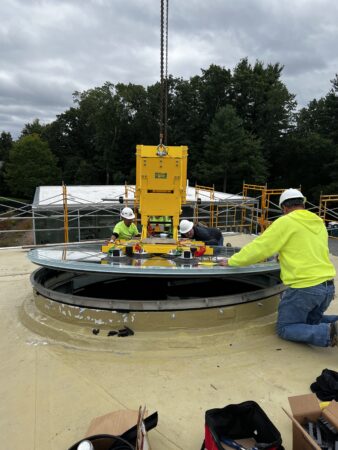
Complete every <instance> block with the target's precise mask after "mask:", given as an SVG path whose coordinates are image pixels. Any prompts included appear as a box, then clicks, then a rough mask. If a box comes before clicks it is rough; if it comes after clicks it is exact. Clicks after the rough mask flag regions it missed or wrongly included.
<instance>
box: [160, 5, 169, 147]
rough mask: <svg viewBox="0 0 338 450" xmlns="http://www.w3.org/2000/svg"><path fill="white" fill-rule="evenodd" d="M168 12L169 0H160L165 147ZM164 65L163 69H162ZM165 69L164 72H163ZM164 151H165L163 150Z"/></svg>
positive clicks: (164, 137) (162, 141) (163, 134)
mask: <svg viewBox="0 0 338 450" xmlns="http://www.w3.org/2000/svg"><path fill="white" fill-rule="evenodd" d="M168 12H169V0H161V64H160V73H161V87H160V144H159V147H161V148H162V147H163V146H166V145H167V137H168V136H167V134H168ZM164 65H165V68H164ZM164 69H165V72H164ZM164 150H165V149H164Z"/></svg>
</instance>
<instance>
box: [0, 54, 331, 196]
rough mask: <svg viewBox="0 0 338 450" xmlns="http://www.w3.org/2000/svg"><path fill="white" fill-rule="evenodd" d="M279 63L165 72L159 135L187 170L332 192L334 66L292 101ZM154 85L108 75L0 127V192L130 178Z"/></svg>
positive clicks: (153, 127)
mask: <svg viewBox="0 0 338 450" xmlns="http://www.w3.org/2000/svg"><path fill="white" fill-rule="evenodd" d="M282 70H283V66H281V65H280V64H279V63H277V64H264V63H262V62H260V61H256V62H255V63H254V64H250V63H249V62H248V59H246V58H245V59H243V60H241V61H240V62H239V63H238V64H237V66H236V67H235V68H234V69H233V70H232V71H231V70H229V69H226V68H224V67H220V66H218V65H211V66H210V67H209V68H208V69H206V70H201V74H200V75H195V76H193V77H191V78H190V79H189V80H184V79H182V78H174V77H172V76H170V77H169V79H168V144H169V145H188V147H189V159H188V178H189V180H190V184H191V185H194V184H195V182H197V183H198V184H203V185H206V186H212V185H214V186H215V189H217V190H220V191H225V192H232V193H238V192H240V191H241V187H242V183H243V181H245V182H247V183H254V184H265V183H267V184H268V186H269V188H270V187H271V188H273V187H276V188H284V187H285V188H288V187H299V186H301V187H302V189H303V191H304V192H305V193H306V195H307V197H308V198H309V199H310V200H312V201H314V202H318V197H319V194H320V193H321V192H323V193H337V191H338V176H337V175H338V75H337V74H336V75H335V78H334V79H333V80H331V85H332V86H331V89H330V91H329V92H328V93H327V95H326V96H325V97H323V98H321V99H319V100H316V99H314V100H312V101H311V102H310V103H309V104H308V105H307V107H304V108H302V109H300V110H298V109H297V104H296V101H295V96H294V95H293V94H292V93H290V92H289V91H288V89H287V87H286V86H285V84H284V83H283V82H282V80H281V74H282ZM159 104H160V84H159V83H155V84H154V85H151V86H148V87H144V86H140V85H135V84H122V83H118V84H115V85H114V84H112V83H110V82H106V83H105V84H104V85H103V86H101V87H96V88H93V89H89V90H86V91H84V92H75V93H74V94H73V106H72V107H70V108H69V109H67V110H66V111H65V112H63V113H62V114H60V115H58V116H57V117H56V119H55V120H54V121H53V122H52V123H49V124H46V125H44V124H41V123H40V121H39V119H35V120H34V121H33V122H32V123H28V124H26V125H25V126H24V128H23V130H22V132H21V135H20V136H19V138H18V139H17V140H16V141H13V139H12V136H11V135H10V133H8V132H6V131H3V132H2V133H1V135H0V161H3V164H2V168H1V169H0V189H1V192H3V194H2V195H7V196H16V197H20V198H24V199H27V200H31V199H32V196H33V194H34V191H35V188H36V187H37V186H39V185H50V184H60V183H61V182H62V181H63V182H64V183H66V184H68V185H72V184H76V185H78V184H86V185H88V184H124V182H127V183H130V184H133V183H135V148H136V145H137V144H145V145H157V144H158V143H159Z"/></svg>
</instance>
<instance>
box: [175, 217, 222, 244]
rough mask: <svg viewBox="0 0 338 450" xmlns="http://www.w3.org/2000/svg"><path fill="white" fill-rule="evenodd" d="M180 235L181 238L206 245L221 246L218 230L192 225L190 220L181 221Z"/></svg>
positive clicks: (220, 235) (219, 231) (220, 236)
mask: <svg viewBox="0 0 338 450" xmlns="http://www.w3.org/2000/svg"><path fill="white" fill-rule="evenodd" d="M180 233H181V236H182V237H183V238H186V239H193V240H195V241H202V242H204V243H205V244H207V245H214V246H216V245H217V246H221V245H223V236H222V232H221V230H219V229H218V228H211V227H202V226H201V225H194V224H193V222H191V221H190V220H186V219H183V220H181V222H180Z"/></svg>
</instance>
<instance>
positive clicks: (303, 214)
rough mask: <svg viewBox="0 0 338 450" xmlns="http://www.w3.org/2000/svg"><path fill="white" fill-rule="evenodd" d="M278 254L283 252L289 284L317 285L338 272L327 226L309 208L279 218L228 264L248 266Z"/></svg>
mask: <svg viewBox="0 0 338 450" xmlns="http://www.w3.org/2000/svg"><path fill="white" fill-rule="evenodd" d="M276 253H279V262H280V268H281V279H282V281H283V283H284V284H285V285H286V286H290V287H293V288H303V287H309V286H315V285H317V284H320V283H322V282H323V281H327V280H330V279H332V278H333V277H334V276H335V275H336V271H335V268H334V266H333V264H332V263H331V261H330V259H329V249H328V234H327V231H326V228H325V225H324V223H323V221H322V219H320V217H318V216H317V215H316V214H313V213H312V212H310V211H307V210H305V209H299V210H298V209H297V210H294V211H292V212H291V213H289V214H286V215H284V216H282V217H279V218H278V219H277V220H275V221H274V222H273V223H272V225H270V226H269V228H267V229H266V230H265V231H264V233H263V234H261V235H260V236H259V237H257V238H256V239H254V240H253V241H252V242H250V244H248V245H246V246H245V247H243V248H242V249H241V250H240V252H238V253H235V254H234V255H233V256H232V257H231V258H230V259H229V261H228V263H229V266H248V265H250V264H255V263H257V262H260V261H263V260H264V259H266V258H269V257H270V256H273V255H275V254H276Z"/></svg>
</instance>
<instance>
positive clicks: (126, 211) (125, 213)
mask: <svg viewBox="0 0 338 450" xmlns="http://www.w3.org/2000/svg"><path fill="white" fill-rule="evenodd" d="M121 217H123V218H124V219H135V214H134V212H133V210H132V209H131V208H128V207H126V208H123V209H122V211H121Z"/></svg>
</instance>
